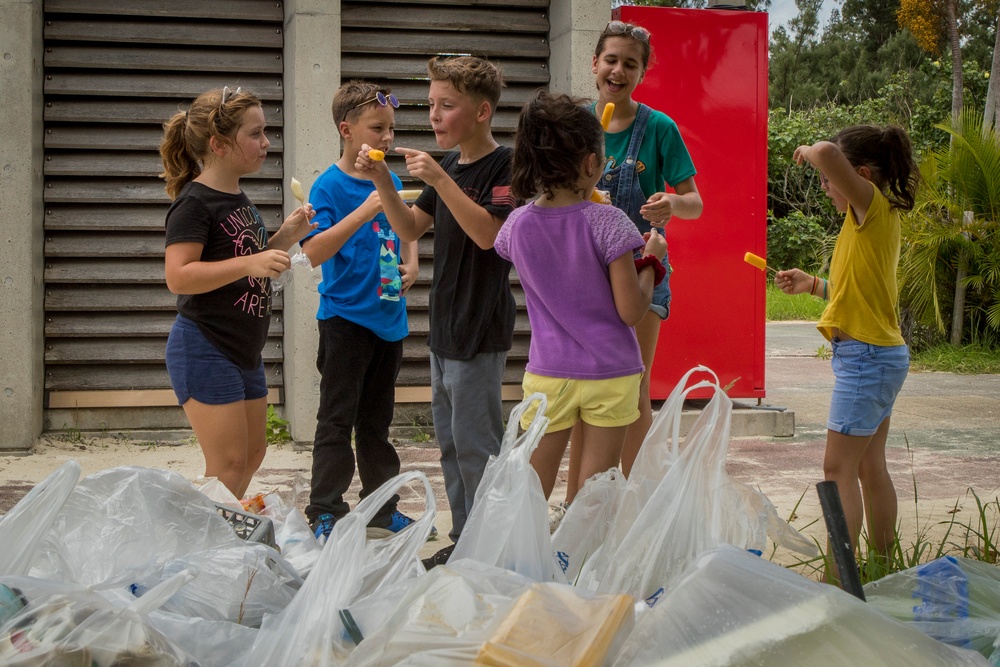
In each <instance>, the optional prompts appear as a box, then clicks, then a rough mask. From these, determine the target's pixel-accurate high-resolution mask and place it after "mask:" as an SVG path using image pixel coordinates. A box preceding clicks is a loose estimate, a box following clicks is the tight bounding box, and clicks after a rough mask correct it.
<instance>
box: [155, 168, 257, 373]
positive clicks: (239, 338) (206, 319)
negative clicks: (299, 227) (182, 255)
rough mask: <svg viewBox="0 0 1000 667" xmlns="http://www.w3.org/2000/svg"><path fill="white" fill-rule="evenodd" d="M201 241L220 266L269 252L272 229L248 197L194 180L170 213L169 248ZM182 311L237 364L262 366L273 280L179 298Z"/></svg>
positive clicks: (204, 257) (244, 281)
mask: <svg viewBox="0 0 1000 667" xmlns="http://www.w3.org/2000/svg"><path fill="white" fill-rule="evenodd" d="M173 243H199V244H201V245H202V246H204V248H203V250H202V253H201V261H203V262H217V261H221V260H224V259H231V258H233V257H241V256H244V255H252V254H255V253H258V252H262V251H264V250H266V249H267V229H266V228H265V227H264V221H263V220H262V219H261V217H260V213H259V212H258V211H257V208H256V207H255V206H254V205H253V204H252V203H251V202H250V199H249V198H247V196H246V195H245V194H244V193H243V192H240V193H239V194H229V193H226V192H220V191H218V190H213V189H212V188H209V187H207V186H205V185H202V184H201V183H196V182H194V181H191V182H190V183H188V184H187V185H185V186H184V188H183V189H182V190H181V192H180V194H179V195H178V196H177V199H175V200H174V203H173V204H172V205H171V206H170V210H169V211H167V240H166V245H168V246H169V245H171V244H173ZM177 311H178V312H179V313H180V314H181V315H183V316H184V317H187V318H188V319H190V320H193V321H194V322H195V323H196V324H197V325H198V329H199V330H200V331H201V332H202V334H204V336H205V337H206V338H207V339H208V340H209V342H211V343H212V345H214V346H215V347H216V349H218V350H219V351H220V352H222V353H223V354H225V355H226V357H227V358H229V359H230V360H231V361H232V362H233V363H235V364H236V365H238V366H240V367H242V368H246V369H254V368H257V367H258V366H259V365H260V363H261V351H262V350H263V349H264V344H265V342H266V340H267V330H268V328H269V326H270V323H271V317H270V316H271V281H270V279H268V278H253V277H244V278H240V279H239V280H236V281H234V282H231V283H229V284H228V285H223V286H222V287H220V288H218V289H215V290H212V291H211V292H206V293H204V294H182V295H179V296H178V297H177Z"/></svg>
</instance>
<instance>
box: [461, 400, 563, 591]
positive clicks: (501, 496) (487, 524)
mask: <svg viewBox="0 0 1000 667" xmlns="http://www.w3.org/2000/svg"><path fill="white" fill-rule="evenodd" d="M535 401H538V402H539V406H538V411H537V412H536V413H535V417H534V419H533V420H532V421H531V424H530V425H529V426H528V429H527V430H526V431H525V432H524V433H523V434H521V436H520V437H518V435H517V432H518V424H519V422H520V420H521V415H522V414H523V413H524V411H525V410H526V409H527V408H528V407H529V406H530V405H531V404H532V403H533V402H535ZM547 404H548V402H547V400H546V398H545V394H541V393H535V394H532V395H531V396H529V397H528V398H526V399H525V400H524V401H522V402H521V403H520V404H518V405H517V406H516V407H515V408H514V409H513V410H512V411H511V413H510V417H509V419H508V421H507V429H506V432H505V433H504V436H503V442H502V443H501V445H500V453H499V454H498V455H497V456H491V457H490V460H489V462H488V463H487V464H486V470H485V471H484V473H483V478H482V480H481V481H480V482H479V488H477V489H476V497H475V500H474V501H473V506H472V512H471V513H470V514H469V518H468V519H467V520H466V522H465V528H464V529H463V530H462V535H461V536H460V537H459V538H458V543H457V544H456V545H455V550H454V551H453V552H452V554H451V556H450V558H449V561H451V560H459V559H462V558H469V559H471V560H475V561H478V562H480V563H485V564H487V565H496V566H497V567H503V568H506V569H508V570H513V571H514V572H518V573H520V574H523V575H525V576H526V577H529V578H531V579H532V580H534V581H556V582H562V583H565V582H566V577H565V576H564V575H563V573H562V568H560V567H559V564H558V563H557V562H556V560H555V557H554V555H553V553H552V537H551V535H550V533H549V505H548V502H547V501H546V500H545V493H544V492H543V491H542V483H541V481H540V480H539V479H538V474H537V473H536V472H535V469H534V468H532V467H531V454H532V452H534V451H535V448H536V447H537V446H538V441H539V440H540V439H541V437H542V436H543V435H545V429H546V427H547V426H548V424H549V418H548V417H546V416H545V408H546V406H547Z"/></svg>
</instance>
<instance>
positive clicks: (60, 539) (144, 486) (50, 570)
mask: <svg viewBox="0 0 1000 667" xmlns="http://www.w3.org/2000/svg"><path fill="white" fill-rule="evenodd" d="M241 544H245V543H244V542H243V541H242V540H241V539H240V538H239V537H238V536H237V535H236V533H235V532H234V531H233V528H232V526H230V525H229V523H228V522H227V521H226V520H225V519H223V518H222V517H221V516H219V513H218V511H217V509H216V507H215V504H214V503H213V502H212V501H210V500H209V499H208V498H207V497H206V496H204V495H203V494H201V493H199V492H198V491H197V490H196V489H195V488H194V487H192V486H191V484H190V483H189V482H188V481H187V480H185V479H184V478H183V477H182V476H181V475H179V474H177V473H175V472H171V471H169V470H156V469H152V468H138V467H127V466H126V467H120V468H112V469H110V470H105V471H102V472H99V473H96V474H94V475H91V476H89V477H87V478H85V479H83V480H81V481H80V482H79V483H78V484H77V485H76V488H75V489H73V492H72V493H71V494H70V496H69V498H68V499H67V500H66V502H65V504H64V505H63V507H62V510H61V511H60V512H59V516H58V517H57V518H56V520H55V521H54V522H53V525H52V528H51V530H49V531H48V534H47V535H46V537H45V539H44V540H43V541H42V543H41V544H39V547H38V554H37V558H36V560H35V562H34V563H33V565H32V568H31V574H32V575H33V576H37V577H41V578H49V579H58V580H62V581H75V582H77V583H80V584H84V585H86V586H111V585H114V584H121V585H124V586H128V585H129V584H131V583H132V581H131V580H130V579H131V578H133V577H134V576H135V573H136V571H137V570H149V569H152V568H154V567H156V566H157V565H162V564H164V563H166V562H168V561H171V560H173V559H176V558H178V557H180V556H183V555H184V554H188V553H192V552H195V551H201V550H203V549H210V548H213V547H220V546H221V547H231V546H237V545H241Z"/></svg>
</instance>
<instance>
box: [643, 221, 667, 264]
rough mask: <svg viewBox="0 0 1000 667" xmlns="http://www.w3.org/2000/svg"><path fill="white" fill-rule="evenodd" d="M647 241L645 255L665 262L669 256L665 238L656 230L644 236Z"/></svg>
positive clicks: (644, 249)
mask: <svg viewBox="0 0 1000 667" xmlns="http://www.w3.org/2000/svg"><path fill="white" fill-rule="evenodd" d="M642 238H644V239H646V247H645V248H643V251H642V254H643V255H655V256H656V259H658V260H660V261H661V262H662V261H663V258H664V257H666V255H667V240H666V239H665V238H663V235H662V234H660V233H659V232H658V231H656V230H655V229H651V230H649V231H648V232H646V233H645V234H643V235H642Z"/></svg>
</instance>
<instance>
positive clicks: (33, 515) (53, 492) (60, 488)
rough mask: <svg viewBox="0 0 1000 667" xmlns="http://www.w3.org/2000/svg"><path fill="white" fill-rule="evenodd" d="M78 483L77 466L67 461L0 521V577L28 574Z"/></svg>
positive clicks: (78, 472)
mask: <svg viewBox="0 0 1000 667" xmlns="http://www.w3.org/2000/svg"><path fill="white" fill-rule="evenodd" d="M78 479H80V464H79V463H77V462H76V461H67V462H66V463H64V464H63V465H62V466H61V467H59V468H58V469H57V470H55V471H54V472H53V473H52V474H50V475H49V476H48V477H46V478H45V479H44V480H42V481H41V482H39V483H38V484H36V485H35V487H34V488H33V489H31V491H28V493H27V494H26V495H25V496H24V497H23V498H21V500H20V501H19V502H18V503H17V504H16V505H14V507H13V508H11V510H10V511H9V512H7V513H6V514H5V515H3V516H2V517H0V576H18V575H22V574H27V572H28V570H29V569H30V568H31V564H32V562H33V561H34V560H35V557H36V551H37V549H38V547H39V544H40V543H41V541H42V539H43V538H44V537H45V535H46V534H47V533H48V532H49V529H50V528H51V527H52V524H53V523H54V522H55V520H56V517H57V516H58V515H59V512H61V511H62V507H63V504H64V503H65V502H66V499H67V498H69V496H70V494H71V493H72V492H73V488H74V487H75V486H76V482H77V480H78Z"/></svg>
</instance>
